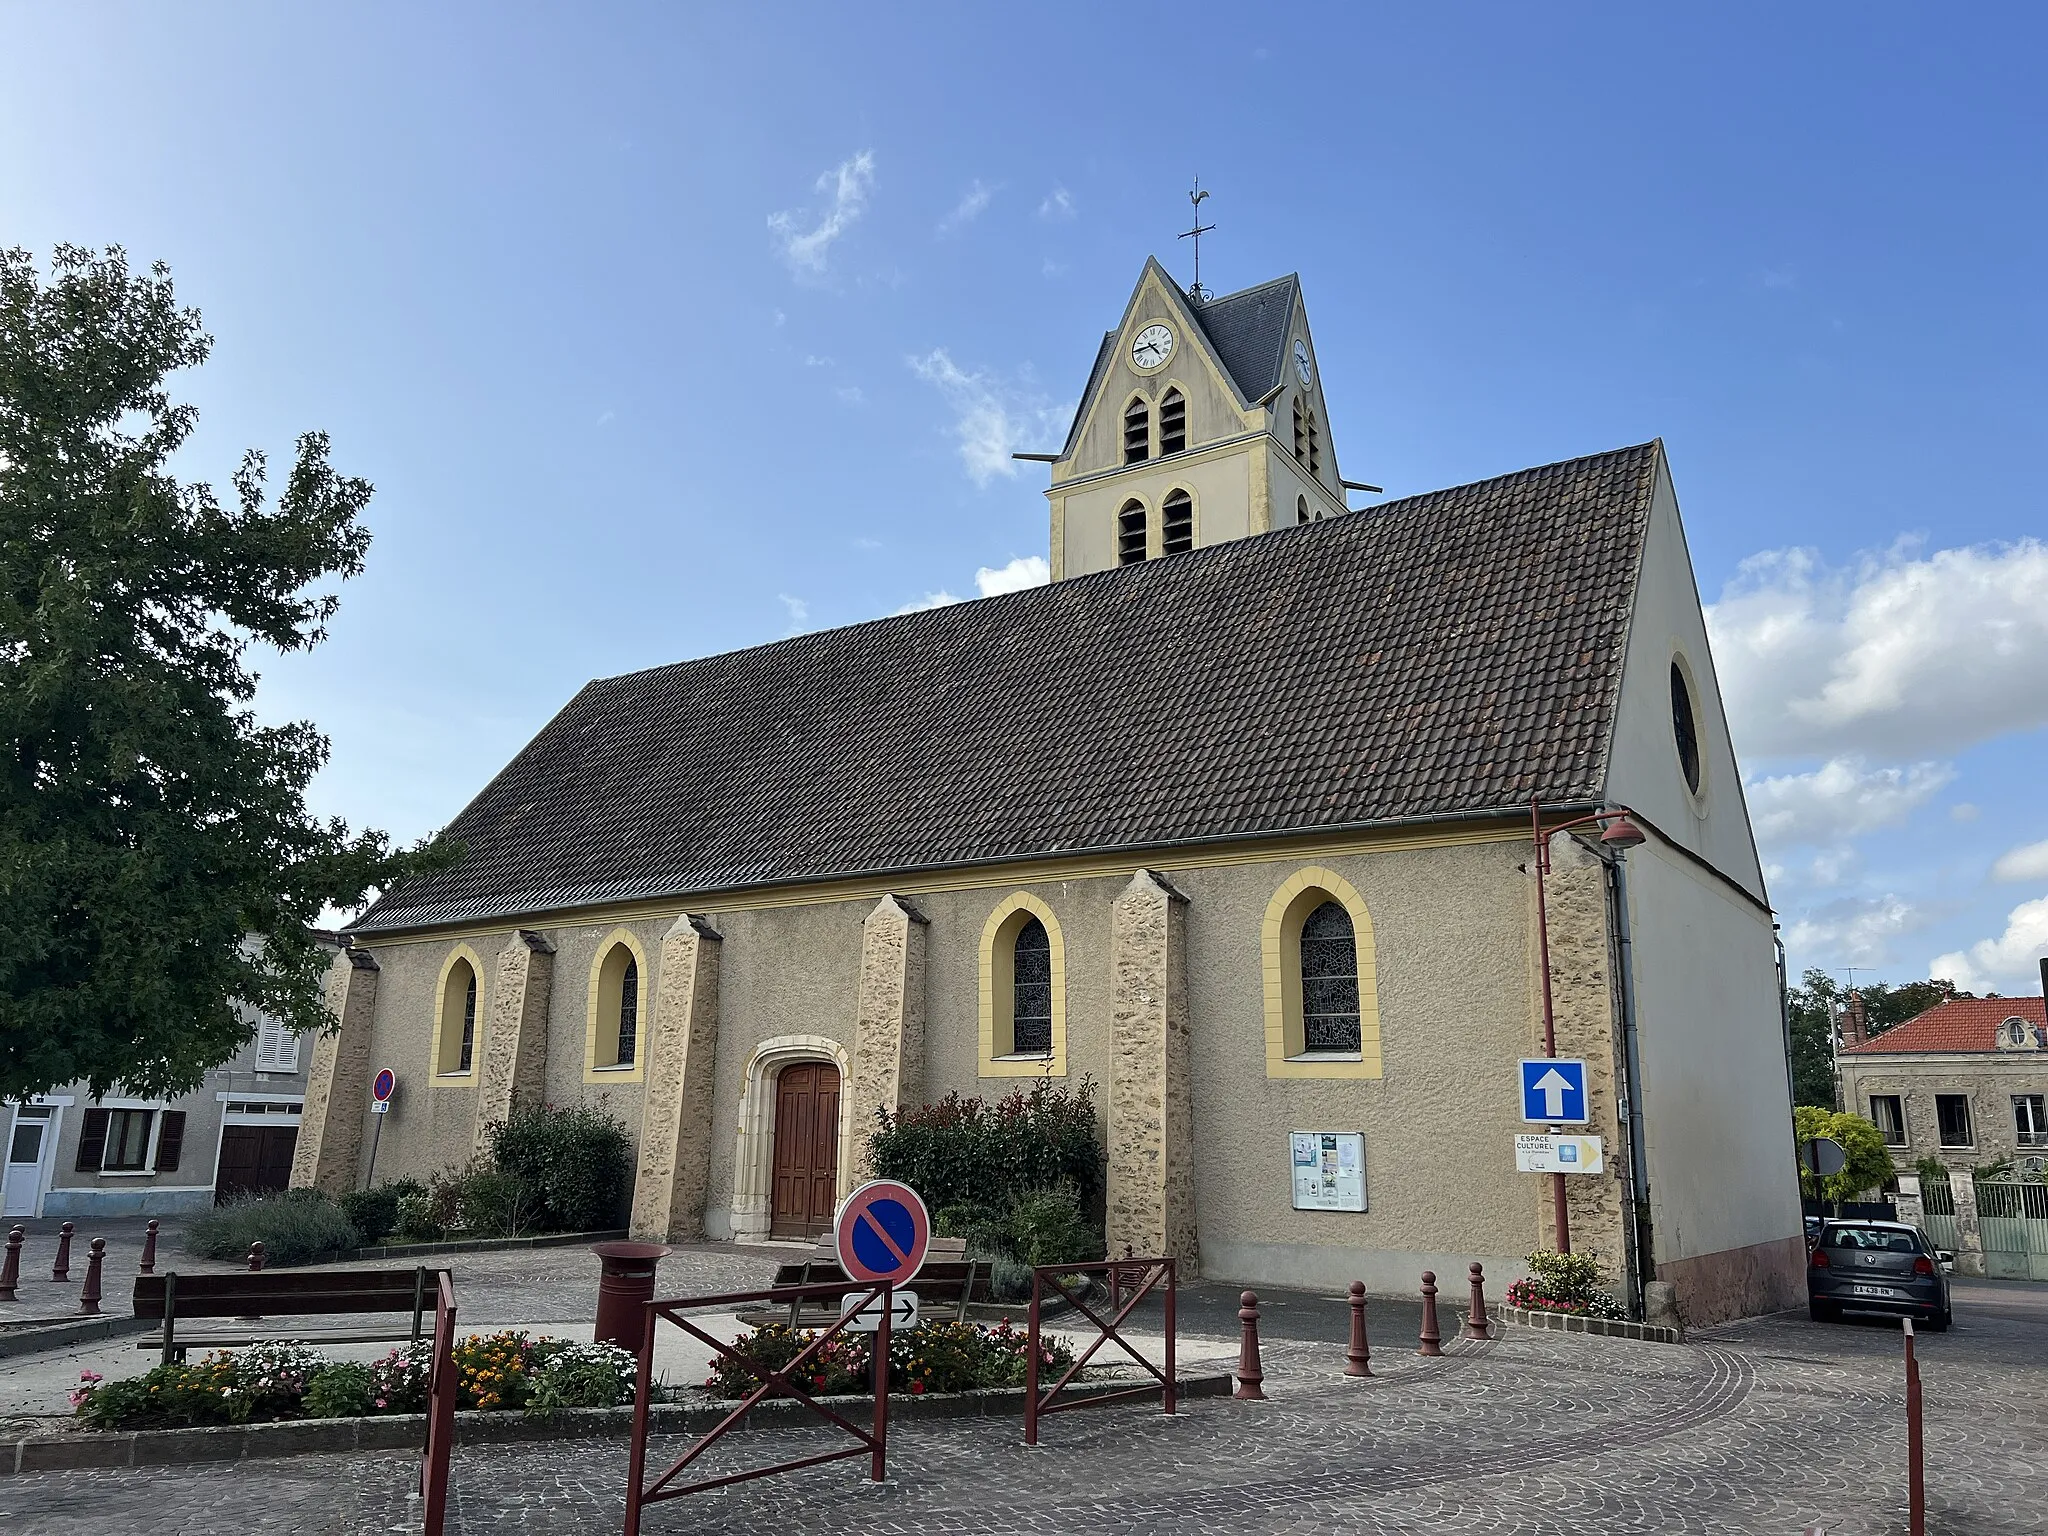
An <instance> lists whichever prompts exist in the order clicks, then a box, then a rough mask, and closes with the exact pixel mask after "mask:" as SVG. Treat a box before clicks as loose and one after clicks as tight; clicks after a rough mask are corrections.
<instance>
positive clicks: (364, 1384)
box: [305, 1360, 377, 1419]
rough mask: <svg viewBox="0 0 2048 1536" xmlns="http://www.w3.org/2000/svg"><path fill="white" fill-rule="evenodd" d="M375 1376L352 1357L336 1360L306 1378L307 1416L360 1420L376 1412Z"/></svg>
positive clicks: (374, 1373) (312, 1417) (310, 1417)
mask: <svg viewBox="0 0 2048 1536" xmlns="http://www.w3.org/2000/svg"><path fill="white" fill-rule="evenodd" d="M376 1386H377V1375H376V1372H375V1371H373V1370H372V1369H371V1368H370V1367H369V1366H367V1365H364V1364H362V1363H360V1362H359V1361H355V1360H336V1361H333V1362H331V1363H329V1364H327V1365H323V1366H321V1367H320V1368H319V1369H318V1370H316V1371H314V1372H313V1374H312V1375H311V1376H309V1377H308V1378H307V1379H306V1397H305V1411H306V1417H307V1418H309V1419H360V1418H362V1417H364V1416H365V1415H366V1414H369V1413H371V1412H374V1411H375V1400H376Z"/></svg>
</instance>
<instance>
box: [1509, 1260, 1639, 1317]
mask: <svg viewBox="0 0 2048 1536" xmlns="http://www.w3.org/2000/svg"><path fill="white" fill-rule="evenodd" d="M1507 1304H1508V1305H1509V1306H1511V1307H1513V1308H1515V1309H1516V1310H1518V1311H1522V1312H1562V1313H1565V1314H1567V1315H1569V1316H1574V1317H1599V1318H1624V1317H1627V1316H1628V1313H1627V1311H1626V1310H1625V1309H1624V1308H1623V1307H1622V1305H1621V1303H1620V1302H1619V1301H1617V1300H1616V1299H1615V1298H1614V1297H1613V1296H1611V1295H1609V1294H1608V1293H1607V1292H1606V1291H1603V1290H1601V1289H1600V1261H1599V1260H1598V1259H1596V1258H1594V1257H1593V1256H1592V1255H1591V1254H1589V1253H1552V1252H1549V1251H1547V1250H1543V1249H1539V1250H1538V1251H1536V1252H1535V1253H1532V1254H1530V1255H1529V1273H1528V1275H1527V1277H1526V1278H1524V1279H1521V1280H1517V1281H1516V1282H1515V1283H1514V1284H1513V1285H1510V1286H1509V1287H1508V1294H1507Z"/></svg>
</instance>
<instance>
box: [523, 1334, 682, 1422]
mask: <svg viewBox="0 0 2048 1536" xmlns="http://www.w3.org/2000/svg"><path fill="white" fill-rule="evenodd" d="M639 1372H640V1361H639V1358H638V1357H637V1356H636V1355H635V1354H634V1353H633V1351H631V1350H630V1349H621V1348H620V1347H619V1346H618V1345H616V1344H602V1343H600V1344H571V1345H570V1346H569V1347H568V1348H567V1349H565V1350H563V1351H561V1352H560V1353H559V1354H557V1355H554V1356H553V1357H551V1358H550V1359H548V1360H547V1361H546V1362H545V1363H543V1364H542V1365H541V1366H540V1368H539V1369H538V1370H536V1371H535V1372H534V1373H533V1377H532V1381H533V1395H532V1396H530V1397H529V1398H528V1399H527V1400H526V1416H527V1417H528V1418H531V1419H551V1418H553V1417H554V1416H555V1415H556V1414H558V1413H560V1412H561V1411H562V1410H563V1409H565V1408H617V1407H621V1406H623V1405H624V1404H626V1403H630V1402H632V1401H633V1385H634V1382H635V1380H636V1379H637V1378H638V1376H639ZM660 1400H661V1396H660V1393H659V1391H657V1392H656V1393H655V1395H654V1401H656V1402H659V1401H660Z"/></svg>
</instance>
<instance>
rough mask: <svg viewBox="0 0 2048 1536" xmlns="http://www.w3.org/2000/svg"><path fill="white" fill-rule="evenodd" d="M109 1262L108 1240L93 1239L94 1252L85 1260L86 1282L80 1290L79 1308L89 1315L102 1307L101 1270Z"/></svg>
mask: <svg viewBox="0 0 2048 1536" xmlns="http://www.w3.org/2000/svg"><path fill="white" fill-rule="evenodd" d="M106 1262H107V1240H106V1239H105V1238H104V1237H96V1238H94V1239H93V1240H92V1253H91V1256H90V1257H88V1258H87V1259H86V1261H85V1284H84V1286H82V1287H81V1288H80V1289H79V1292H78V1310H79V1311H81V1312H83V1313H85V1314H87V1315H88V1316H91V1315H94V1314H96V1313H98V1311H99V1309H100V1270H101V1268H102V1267H103V1266H104V1265H105V1264H106Z"/></svg>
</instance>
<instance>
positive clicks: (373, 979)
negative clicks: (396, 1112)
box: [291, 949, 378, 1195]
mask: <svg viewBox="0 0 2048 1536" xmlns="http://www.w3.org/2000/svg"><path fill="white" fill-rule="evenodd" d="M377 977H378V968H377V962H376V959H375V958H374V957H373V956H371V955H370V954H369V953H368V952H367V951H365V950H360V949H345V950H343V951H342V952H341V953H340V954H338V955H336V956H335V957H334V961H333V964H332V965H331V966H330V967H329V968H328V972H327V1011H328V1013H329V1015H330V1016H332V1018H333V1019H334V1021H335V1027H334V1028H332V1029H329V1030H324V1031H322V1032H321V1033H320V1034H319V1035H318V1036H316V1037H315V1039H314V1041H313V1066H312V1070H311V1071H309V1072H308V1073H307V1074H306V1103H305V1108H304V1110H303V1112H302V1113H301V1115H300V1117H299V1122H300V1123H299V1139H298V1144H297V1146H296V1147H295V1148H294V1150H293V1152H292V1173H291V1185H292V1188H294V1189H324V1190H326V1191H327V1192H328V1193H329V1194H333V1195H339V1194H343V1193H346V1192H347V1191H348V1190H351V1189H353V1188H355V1186H356V1159H357V1157H358V1155H359V1153H360V1150H361V1147H362V1139H363V1119H364V1117H365V1116H366V1115H367V1114H368V1113H369V1092H370V1027H371V1025H372V1023H373V1022H374V1021H375V1018H376V1013H377Z"/></svg>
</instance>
